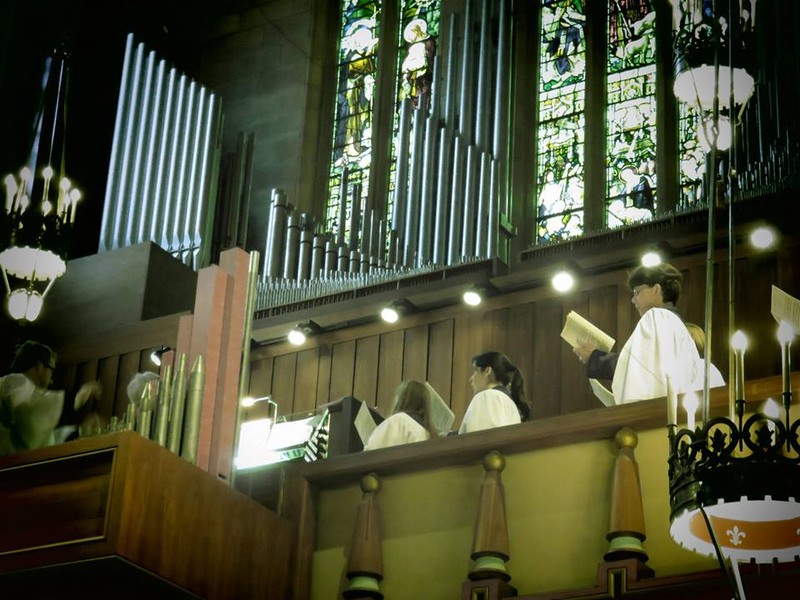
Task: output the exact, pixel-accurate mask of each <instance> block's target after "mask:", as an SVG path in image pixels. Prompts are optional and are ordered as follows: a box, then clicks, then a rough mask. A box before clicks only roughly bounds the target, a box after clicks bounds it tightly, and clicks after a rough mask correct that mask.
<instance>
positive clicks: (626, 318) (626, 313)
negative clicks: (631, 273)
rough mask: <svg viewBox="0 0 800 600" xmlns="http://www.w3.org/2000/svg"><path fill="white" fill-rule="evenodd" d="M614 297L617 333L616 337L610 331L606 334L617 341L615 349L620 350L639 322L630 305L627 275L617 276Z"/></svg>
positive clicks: (634, 310) (621, 273)
mask: <svg viewBox="0 0 800 600" xmlns="http://www.w3.org/2000/svg"><path fill="white" fill-rule="evenodd" d="M616 295H617V331H616V335H615V334H614V333H612V332H611V331H609V332H608V333H609V335H611V336H612V337H613V338H614V339H616V340H617V344H616V346H615V347H616V349H617V350H621V349H622V347H623V346H624V345H625V342H627V341H628V338H629V337H631V334H632V333H633V330H634V328H635V327H636V324H637V323H638V322H639V313H637V312H636V309H635V308H634V306H633V304H631V290H630V288H629V287H628V275H627V273H624V272H619V273H618V274H617V285H616Z"/></svg>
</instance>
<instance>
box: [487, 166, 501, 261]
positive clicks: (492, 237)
mask: <svg viewBox="0 0 800 600" xmlns="http://www.w3.org/2000/svg"><path fill="white" fill-rule="evenodd" d="M498 174H499V162H498V161H497V160H495V159H492V162H491V164H490V167H489V224H488V227H487V233H488V237H487V242H486V253H485V256H486V257H488V258H491V257H493V256H497V255H498V251H497V240H498V238H499V233H500V207H499V204H500V197H499V192H498V184H499V181H498Z"/></svg>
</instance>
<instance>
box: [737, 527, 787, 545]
mask: <svg viewBox="0 0 800 600" xmlns="http://www.w3.org/2000/svg"><path fill="white" fill-rule="evenodd" d="M725 533H727V534H728V537H729V538H730V539H731V544H733V545H734V546H738V545H740V544H741V543H742V539H743V538H746V537H747V534H746V533H745V532H744V531H741V530H740V529H739V526H738V525H734V526H733V529H728V531H726V532H725ZM797 533H798V534H800V529H798V530H797Z"/></svg>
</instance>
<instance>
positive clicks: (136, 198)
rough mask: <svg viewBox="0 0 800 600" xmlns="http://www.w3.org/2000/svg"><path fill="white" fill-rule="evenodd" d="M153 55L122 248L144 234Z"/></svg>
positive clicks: (139, 121) (146, 78)
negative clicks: (147, 142) (145, 161)
mask: <svg viewBox="0 0 800 600" xmlns="http://www.w3.org/2000/svg"><path fill="white" fill-rule="evenodd" d="M155 65H156V53H155V52H153V51H150V52H149V53H148V54H147V63H146V66H145V71H144V78H143V79H144V81H143V82H142V86H141V90H142V94H141V96H140V97H139V102H138V103H137V104H138V106H137V110H138V111H139V114H138V117H137V119H136V121H137V122H136V134H135V138H134V141H133V148H132V150H133V157H132V158H133V160H132V161H131V162H132V167H133V174H132V176H131V182H130V186H129V188H128V194H127V205H128V216H127V219H126V224H125V246H132V245H133V244H135V243H136V242H137V241H138V240H139V239H141V235H142V233H143V229H144V226H145V224H146V215H145V206H146V205H147V193H148V190H147V188H145V187H144V185H143V180H144V176H143V173H142V171H143V166H144V165H143V164H142V163H143V162H144V160H145V148H146V141H147V130H148V129H149V122H150V120H151V119H152V114H153V108H154V107H153V104H152V102H153V79H154V77H155Z"/></svg>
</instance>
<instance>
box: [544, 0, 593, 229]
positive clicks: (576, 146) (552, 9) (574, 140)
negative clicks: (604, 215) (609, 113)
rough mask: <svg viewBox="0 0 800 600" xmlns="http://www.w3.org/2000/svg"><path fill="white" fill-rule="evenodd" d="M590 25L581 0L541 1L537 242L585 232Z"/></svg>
mask: <svg viewBox="0 0 800 600" xmlns="http://www.w3.org/2000/svg"><path fill="white" fill-rule="evenodd" d="M585 21H586V17H585V14H584V2H583V1H581V0H549V1H543V2H542V21H541V23H542V28H541V34H540V54H539V56H540V59H539V61H540V63H539V69H540V75H539V95H538V100H539V104H538V109H539V112H538V123H539V126H538V131H537V136H536V137H537V140H536V145H537V165H538V169H537V177H536V207H537V209H536V214H537V219H536V240H537V243H548V242H555V241H559V240H563V239H567V238H569V237H573V236H575V235H580V234H581V233H583V177H584V139H585V118H584V101H585V96H586V82H585V79H586V38H585V37H584V31H583V27H584V24H585Z"/></svg>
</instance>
